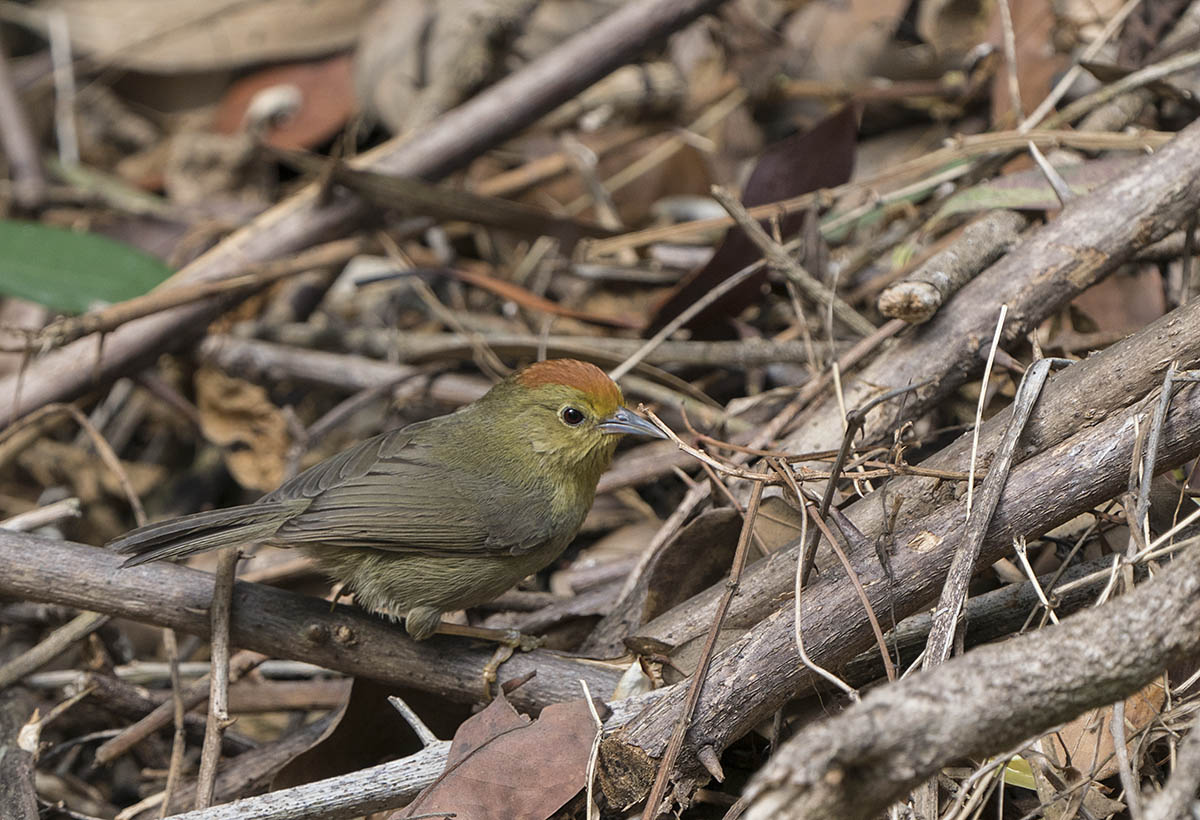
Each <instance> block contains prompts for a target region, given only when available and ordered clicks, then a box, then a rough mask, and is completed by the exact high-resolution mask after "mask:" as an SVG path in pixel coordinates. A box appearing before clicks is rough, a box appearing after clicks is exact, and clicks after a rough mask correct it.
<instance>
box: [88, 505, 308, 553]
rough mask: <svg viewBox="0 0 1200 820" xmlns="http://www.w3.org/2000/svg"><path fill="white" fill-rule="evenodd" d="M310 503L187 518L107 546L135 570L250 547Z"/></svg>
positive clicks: (149, 527) (141, 530)
mask: <svg viewBox="0 0 1200 820" xmlns="http://www.w3.org/2000/svg"><path fill="white" fill-rule="evenodd" d="M310 503H311V500H310V499H307V498H293V499H287V500H280V501H266V502H260V503H257V504H247V505H245V506H242V507H230V508H228V509H224V510H210V511H208V512H200V513H195V514H193V515H185V516H183V517H182V518H175V519H172V520H170V521H160V522H159V523H157V524H147V525H146V526H144V527H139V528H138V529H136V530H134V531H133V532H129V533H126V534H125V535H123V536H121V537H120V538H117V539H116V540H114V541H110V542H109V543H108V545H107V546H108V547H109V548H110V549H113V550H115V551H116V552H120V553H124V554H126V555H131V556H132V557H130V558H129V559H128V560H126V561H125V563H124V564H122V565H121V566H124V567H136V566H137V565H138V564H145V563H147V562H149V561H159V560H161V559H163V558H179V557H180V556H183V555H191V554H192V553H196V552H204V551H205V550H213V549H218V548H219V547H230V546H234V545H237V544H251V543H254V542H256V541H263V540H265V539H267V538H270V537H271V536H272V535H274V534H275V533H276V531H278V530H279V528H280V527H281V526H283V524H284V523H285V522H287V521H289V520H290V519H292V518H294V517H295V516H296V515H298V514H299V513H301V512H303V510H304V508H305V507H307V506H308V505H309V504H310Z"/></svg>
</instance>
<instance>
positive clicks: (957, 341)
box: [785, 121, 1200, 453]
mask: <svg viewBox="0 0 1200 820" xmlns="http://www.w3.org/2000/svg"><path fill="white" fill-rule="evenodd" d="M1197 207H1200V121H1198V122H1195V123H1193V124H1191V125H1189V126H1188V127H1187V128H1185V129H1184V130H1183V131H1180V132H1179V134H1178V135H1177V136H1176V137H1175V138H1174V139H1173V140H1171V141H1170V142H1169V143H1167V144H1166V145H1164V146H1163V147H1162V148H1160V149H1159V150H1158V152H1156V153H1155V154H1154V155H1153V156H1150V157H1147V158H1146V159H1145V160H1143V161H1142V162H1141V163H1140V164H1139V165H1137V166H1136V167H1135V168H1134V169H1133V170H1131V171H1130V172H1129V173H1127V174H1125V175H1124V176H1122V177H1121V178H1119V179H1117V180H1115V181H1114V182H1113V183H1112V184H1111V185H1106V186H1102V187H1100V188H1098V189H1096V190H1095V191H1093V192H1092V193H1090V194H1088V195H1087V196H1083V197H1080V198H1078V199H1076V200H1073V201H1072V202H1071V203H1069V204H1068V205H1067V206H1066V207H1065V208H1064V209H1063V211H1062V213H1061V214H1060V215H1059V217H1058V218H1057V219H1055V220H1054V221H1053V222H1050V223H1048V224H1047V225H1044V226H1043V227H1041V228H1039V229H1036V230H1034V231H1032V232H1029V233H1028V234H1027V235H1026V236H1025V237H1024V239H1023V241H1022V242H1021V243H1020V244H1018V245H1017V246H1016V247H1014V248H1013V249H1012V250H1011V251H1010V252H1009V253H1008V254H1007V255H1005V256H1004V257H1002V258H1001V259H1000V260H999V261H998V262H996V263H995V264H993V265H992V266H991V267H990V268H988V269H987V270H986V271H984V272H983V273H982V274H980V275H979V276H978V277H977V278H975V279H974V280H973V281H972V282H970V283H968V284H967V285H966V286H965V287H963V289H962V290H961V291H959V292H958V294H956V295H955V296H954V297H953V298H952V299H951V300H950V302H949V303H948V304H947V305H945V306H944V307H943V308H942V309H941V310H940V311H938V313H937V314H936V315H935V316H934V318H933V319H932V320H931V321H930V322H928V323H927V324H925V325H922V326H920V327H918V328H916V329H915V331H914V332H913V334H912V335H910V336H907V337H905V338H904V339H903V340H902V341H901V342H900V343H899V344H897V345H895V346H894V347H892V348H891V349H890V350H889V351H888V352H887V353H885V354H883V355H881V356H879V357H878V358H877V359H875V360H874V361H873V362H871V364H869V365H867V366H866V367H865V368H863V370H862V372H861V373H860V374H859V375H858V378H856V379H854V380H852V381H850V382H849V383H848V385H847V386H845V387H844V388H843V389H844V391H845V406H846V407H847V408H853V407H855V406H857V405H860V404H862V403H863V402H865V401H866V400H868V399H870V398H871V397H872V396H875V395H878V394H880V393H884V392H886V391H888V390H892V389H896V388H902V387H907V386H910V385H919V384H923V385H924V386H922V387H919V388H917V389H916V390H914V391H912V392H910V393H908V394H906V397H905V400H904V414H905V417H907V418H914V417H916V416H918V415H920V414H921V413H923V412H925V411H926V410H928V409H929V408H931V407H933V406H934V405H936V404H937V403H938V402H940V401H942V400H943V399H945V398H946V397H947V396H949V395H951V394H952V393H953V392H954V391H955V390H957V389H958V387H959V386H960V385H961V384H963V382H965V381H966V380H967V378H969V377H970V376H971V375H973V374H974V373H976V372H978V371H979V370H980V369H981V368H982V366H983V358H982V357H983V355H984V354H986V350H987V345H988V343H989V342H990V340H991V337H992V329H993V326H994V323H995V317H996V310H997V309H998V308H999V306H1000V305H1001V304H1002V303H1003V304H1007V305H1008V308H1009V311H1008V319H1007V321H1006V322H1005V326H1004V337H1003V341H1002V344H1005V343H1009V342H1012V341H1013V340H1015V339H1024V338H1025V336H1026V334H1028V333H1029V331H1031V330H1033V329H1034V328H1035V327H1037V326H1038V325H1039V324H1040V323H1041V322H1042V320H1043V319H1045V318H1046V317H1047V316H1050V315H1052V314H1053V313H1054V312H1055V311H1057V310H1058V309H1059V308H1060V307H1062V306H1063V305H1065V304H1066V303H1068V302H1070V301H1071V300H1072V299H1074V298H1075V297H1076V296H1077V295H1079V294H1080V293H1081V292H1082V291H1084V290H1085V289H1087V288H1088V287H1090V286H1091V285H1093V284H1095V283H1096V282H1098V281H1100V280H1101V279H1103V278H1104V277H1105V276H1107V275H1108V274H1110V273H1112V272H1113V271H1114V270H1116V269H1117V268H1118V267H1119V266H1120V265H1122V264H1123V263H1125V262H1126V261H1128V260H1129V259H1130V258H1132V257H1133V255H1134V254H1135V253H1136V252H1137V251H1138V250H1139V249H1140V248H1143V247H1145V246H1146V245H1148V244H1150V243H1152V242H1156V241H1158V240H1159V239H1161V238H1162V237H1164V236H1166V235H1167V234H1169V233H1170V232H1171V231H1173V230H1176V229H1177V228H1180V227H1182V226H1183V224H1184V223H1185V222H1186V221H1187V220H1188V219H1189V218H1190V217H1191V215H1192V214H1193V213H1194V212H1195V210H1196V208H1197ZM898 406H899V403H898V402H888V403H886V404H884V405H883V406H882V407H880V408H879V409H877V410H876V411H875V412H873V413H871V414H870V416H869V417H868V421H867V425H866V428H865V430H864V433H865V436H866V438H867V439H868V440H870V439H874V438H877V437H878V436H880V435H881V434H883V435H890V431H891V430H892V429H893V427H894V422H895V418H896V412H897V410H896V408H897V407H898ZM841 437H842V418H841V413H839V412H838V404H837V401H836V400H835V398H834V397H833V396H829V397H828V398H827V400H826V401H824V402H821V403H820V404H817V405H814V406H813V407H811V408H809V410H808V411H807V412H806V414H805V417H804V423H803V424H801V425H800V426H799V428H798V429H797V432H796V433H795V434H793V435H792V436H791V437H790V438H788V439H787V442H786V446H785V449H787V450H790V451H793V452H801V453H805V452H813V451H817V450H828V449H833V448H836V447H837V445H838V443H839V442H840V441H841Z"/></svg>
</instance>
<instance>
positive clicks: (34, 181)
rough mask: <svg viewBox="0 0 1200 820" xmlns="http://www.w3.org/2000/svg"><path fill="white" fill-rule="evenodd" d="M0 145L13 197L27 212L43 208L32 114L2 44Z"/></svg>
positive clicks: (43, 183) (42, 180) (42, 178)
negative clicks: (5, 161) (15, 81)
mask: <svg viewBox="0 0 1200 820" xmlns="http://www.w3.org/2000/svg"><path fill="white" fill-rule="evenodd" d="M0 144H3V146H4V155H5V156H6V157H7V158H8V164H9V166H10V171H11V173H12V178H13V198H14V199H15V200H16V202H17V204H18V205H20V206H21V207H22V208H24V209H26V210H32V209H34V208H37V207H38V206H39V205H41V203H42V201H43V200H44V198H45V196H46V174H45V172H44V171H43V170H42V163H41V160H40V159H39V151H38V146H37V141H36V140H35V139H34V137H33V130H32V129H31V128H30V125H29V115H28V114H27V113H26V111H25V106H24V105H22V104H21V99H20V97H19V96H18V95H17V89H16V88H15V87H14V85H13V78H12V74H11V72H10V71H9V69H8V53H7V52H6V51H5V49H4V47H3V46H2V45H0Z"/></svg>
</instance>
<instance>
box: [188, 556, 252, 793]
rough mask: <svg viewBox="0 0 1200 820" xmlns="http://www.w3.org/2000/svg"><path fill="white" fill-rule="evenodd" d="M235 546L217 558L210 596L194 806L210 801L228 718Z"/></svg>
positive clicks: (235, 559)
mask: <svg viewBox="0 0 1200 820" xmlns="http://www.w3.org/2000/svg"><path fill="white" fill-rule="evenodd" d="M239 557H241V556H240V553H239V551H238V548H237V547H226V548H225V550H223V551H222V552H221V555H220V558H219V559H218V562H217V572H216V575H215V577H214V578H213V596H212V609H211V615H212V637H211V640H212V676H211V677H210V678H209V689H208V723H207V724H205V727H204V746H203V748H202V749H201V751H200V773H199V775H198V776H197V783H196V808H197V809H206V808H208V807H209V806H211V805H212V803H213V796H214V794H215V791H216V786H217V764H218V763H219V762H220V760H221V736H222V735H223V734H224V733H225V729H226V728H227V727H228V726H229V724H230V723H232V721H231V720H230V719H229V624H230V620H231V616H230V610H231V608H232V606H233V579H234V575H235V574H236V570H237V562H238V558H239Z"/></svg>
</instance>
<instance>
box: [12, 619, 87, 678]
mask: <svg viewBox="0 0 1200 820" xmlns="http://www.w3.org/2000/svg"><path fill="white" fill-rule="evenodd" d="M108 621H109V617H108V616H107V615H100V614H98V613H95V612H81V613H79V614H78V615H76V616H75V617H74V618H72V619H71V620H70V621H69V622H67V623H65V624H63V625H62V626H60V627H59V628H58V629H56V630H54V631H53V632H51V633H50V634H49V635H48V636H47V637H46V638H45V640H43V641H41V642H40V643H38V644H36V645H35V646H32V647H30V648H29V649H27V650H26V651H24V652H22V653H21V654H20V655H17V656H16V657H15V658H13V659H12V660H10V661H8V662H7V663H5V664H4V665H3V666H0V690H2V689H4V688H6V687H8V686H11V685H12V684H14V683H16V682H17V681H19V680H21V678H23V677H25V676H26V675H28V674H30V673H31V672H36V671H37V670H38V669H41V668H42V667H43V666H45V665H46V664H48V663H49V662H50V661H52V660H54V659H55V658H57V657H58V656H59V655H61V654H62V653H63V652H66V651H67V649H69V648H70V647H71V646H72V645H73V644H75V643H76V642H77V641H81V640H83V639H84V638H86V637H87V636H88V635H91V634H92V633H93V632H95V631H96V630H97V629H99V628H100V627H102V626H104V625H105V624H106V623H108Z"/></svg>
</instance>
